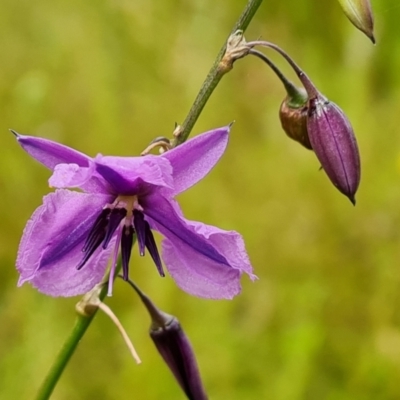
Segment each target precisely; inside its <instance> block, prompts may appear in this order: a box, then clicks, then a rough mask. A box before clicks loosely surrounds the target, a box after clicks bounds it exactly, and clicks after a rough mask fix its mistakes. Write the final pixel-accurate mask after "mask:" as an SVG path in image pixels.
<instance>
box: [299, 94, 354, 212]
mask: <svg viewBox="0 0 400 400" xmlns="http://www.w3.org/2000/svg"><path fill="white" fill-rule="evenodd" d="M307 130H308V135H309V139H310V142H311V145H312V148H313V149H314V151H315V154H316V155H317V158H318V160H319V162H320V163H321V166H322V168H323V169H324V170H325V172H326V174H327V175H328V177H329V179H330V180H331V181H332V183H333V184H334V185H335V186H336V187H337V188H338V189H339V190H340V191H341V192H342V193H343V194H344V195H346V196H347V197H348V198H349V199H350V201H351V202H352V203H353V204H354V205H355V203H356V201H355V193H356V191H357V189H358V185H359V183H360V156H359V153H358V147H357V142H356V138H355V136H354V132H353V128H352V127H351V124H350V121H349V120H348V119H347V117H346V115H345V114H344V113H343V111H342V110H341V109H340V108H339V107H338V106H337V105H336V104H335V103H332V102H330V101H328V100H327V99H326V98H325V97H324V96H322V95H321V94H318V95H317V96H316V97H313V98H312V99H310V100H309V106H308V118H307Z"/></svg>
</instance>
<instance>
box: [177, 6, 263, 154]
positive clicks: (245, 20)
mask: <svg viewBox="0 0 400 400" xmlns="http://www.w3.org/2000/svg"><path fill="white" fill-rule="evenodd" d="M262 1H263V0H249V1H248V3H247V5H246V7H245V9H244V10H243V12H242V15H241V16H240V17H239V19H238V20H237V22H236V24H235V26H234V28H233V29H232V32H231V33H234V32H236V31H237V30H238V29H241V30H243V31H245V30H246V28H247V27H248V25H249V23H250V21H251V20H252V19H253V17H254V15H255V13H256V11H257V10H258V7H259V6H260V5H261V3H262ZM225 50H226V43H224V45H223V46H222V47H221V49H220V51H219V53H218V55H217V57H216V59H215V62H214V65H213V66H212V67H211V70H210V72H209V73H208V75H207V77H206V79H205V81H204V82H203V84H202V86H201V88H200V91H199V93H198V95H197V97H196V99H195V101H194V103H193V105H192V107H191V109H190V110H189V113H188V115H187V117H186V119H185V120H184V121H183V123H182V126H181V127H180V130H179V136H178V137H177V139H176V142H175V144H174V145H175V146H177V145H179V144H181V143H183V142H184V141H186V139H187V138H188V137H189V135H190V132H191V131H192V129H193V126H194V124H195V123H196V121H197V119H198V118H199V116H200V114H201V112H202V110H203V108H204V106H205V105H206V103H207V101H208V99H209V98H210V96H211V94H212V93H213V91H214V89H215V88H216V87H217V85H218V83H219V81H220V80H221V78H222V77H223V76H224V75H225V74H226V73H227V72H228V70H226V69H224V68H220V62H221V60H222V57H223V56H224V54H225Z"/></svg>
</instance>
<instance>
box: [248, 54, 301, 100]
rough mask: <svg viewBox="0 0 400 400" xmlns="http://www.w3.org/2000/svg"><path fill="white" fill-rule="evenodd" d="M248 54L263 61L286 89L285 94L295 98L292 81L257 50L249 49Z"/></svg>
mask: <svg viewBox="0 0 400 400" xmlns="http://www.w3.org/2000/svg"><path fill="white" fill-rule="evenodd" d="M249 54H252V55H253V56H256V57H258V58H260V59H261V60H263V61H264V62H265V63H266V64H268V66H269V67H270V68H271V69H272V71H274V73H275V75H276V76H277V77H278V78H279V80H280V81H281V82H282V84H283V86H284V87H285V89H286V92H287V93H288V94H289V95H291V96H293V97H294V96H296V95H297V94H298V91H299V90H298V89H297V87H296V86H295V85H294V84H293V82H292V81H290V80H289V79H287V78H286V76H285V75H283V73H282V71H281V70H280V69H279V68H278V67H277V66H276V65H275V64H274V63H273V62H272V61H271V60H270V59H269V58H268V57H267V56H266V55H264V54H263V53H261V52H260V51H258V50H254V49H251V50H250V51H249Z"/></svg>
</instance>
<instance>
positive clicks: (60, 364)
mask: <svg viewBox="0 0 400 400" xmlns="http://www.w3.org/2000/svg"><path fill="white" fill-rule="evenodd" d="M106 294H107V286H104V288H103V290H102V291H101V293H100V296H99V298H100V300H103V299H104V297H105V296H106ZM96 312H97V310H94V312H93V314H91V315H90V316H87V317H86V316H83V315H78V317H77V319H76V322H75V325H74V327H73V328H72V331H71V333H70V335H69V336H68V338H67V340H66V341H65V343H64V345H63V347H62V348H61V350H60V352H59V353H58V356H57V357H56V359H55V361H54V364H53V365H52V366H51V368H50V371H49V372H48V374H47V376H46V378H45V380H44V381H43V383H42V386H41V387H40V389H39V391H38V393H37V395H36V400H48V399H49V398H50V396H51V393H52V392H53V390H54V387H55V386H56V384H57V382H58V380H59V379H60V376H61V374H62V373H63V371H64V369H65V367H66V366H67V364H68V361H69V360H70V359H71V357H72V355H73V354H74V352H75V350H76V348H77V346H78V343H79V342H80V340H81V339H82V337H83V335H84V334H85V332H86V330H87V328H88V327H89V325H90V323H91V322H92V320H93V318H94V316H95V315H96Z"/></svg>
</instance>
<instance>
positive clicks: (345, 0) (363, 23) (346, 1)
mask: <svg viewBox="0 0 400 400" xmlns="http://www.w3.org/2000/svg"><path fill="white" fill-rule="evenodd" d="M339 3H340V5H341V6H342V9H343V11H344V13H345V14H346V16H347V18H348V19H349V20H350V22H351V23H352V24H353V25H354V26H355V27H356V28H358V29H359V30H360V31H361V32H364V33H365V34H366V35H367V36H368V37H369V38H370V39H371V41H372V43H375V37H374V17H373V14H372V7H371V2H370V0H339Z"/></svg>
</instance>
